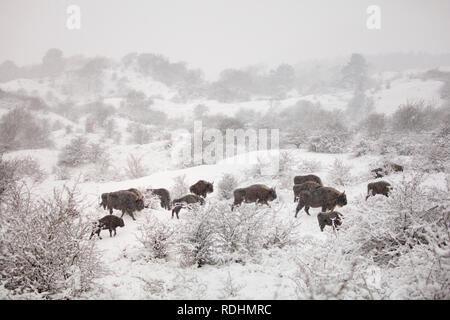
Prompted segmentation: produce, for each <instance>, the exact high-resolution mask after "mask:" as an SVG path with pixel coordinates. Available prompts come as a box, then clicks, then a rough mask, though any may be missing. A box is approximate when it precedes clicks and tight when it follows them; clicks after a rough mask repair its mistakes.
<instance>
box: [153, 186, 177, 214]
mask: <svg viewBox="0 0 450 320" xmlns="http://www.w3.org/2000/svg"><path fill="white" fill-rule="evenodd" d="M147 191H148V192H151V193H152V194H154V195H156V196H158V197H159V200H160V204H161V208H164V209H166V210H170V209H171V208H172V205H171V201H170V192H169V190H167V189H164V188H160V189H147Z"/></svg>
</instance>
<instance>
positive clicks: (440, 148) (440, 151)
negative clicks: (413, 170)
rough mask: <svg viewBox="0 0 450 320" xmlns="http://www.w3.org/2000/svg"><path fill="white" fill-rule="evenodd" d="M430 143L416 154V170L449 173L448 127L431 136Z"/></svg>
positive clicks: (449, 146)
mask: <svg viewBox="0 0 450 320" xmlns="http://www.w3.org/2000/svg"><path fill="white" fill-rule="evenodd" d="M430 140H431V141H429V143H427V144H426V145H424V147H423V151H422V152H420V153H418V154H416V156H415V159H414V160H415V161H414V162H415V163H416V164H417V169H419V170H423V171H428V172H429V171H438V172H443V171H447V172H449V171H450V143H449V141H450V127H449V126H448V125H447V126H445V127H443V128H441V129H440V130H439V131H438V132H436V133H433V134H432V135H431V139H430Z"/></svg>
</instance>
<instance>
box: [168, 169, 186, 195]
mask: <svg viewBox="0 0 450 320" xmlns="http://www.w3.org/2000/svg"><path fill="white" fill-rule="evenodd" d="M188 192H189V185H188V183H187V182H186V175H181V176H178V177H175V178H174V184H173V186H172V188H171V190H170V194H171V197H172V200H173V199H178V198H181V197H182V196H184V195H186V194H187V193H188Z"/></svg>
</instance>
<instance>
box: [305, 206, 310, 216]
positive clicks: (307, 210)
mask: <svg viewBox="0 0 450 320" xmlns="http://www.w3.org/2000/svg"><path fill="white" fill-rule="evenodd" d="M305 212H306V214H307V215H308V216H310V214H309V206H305Z"/></svg>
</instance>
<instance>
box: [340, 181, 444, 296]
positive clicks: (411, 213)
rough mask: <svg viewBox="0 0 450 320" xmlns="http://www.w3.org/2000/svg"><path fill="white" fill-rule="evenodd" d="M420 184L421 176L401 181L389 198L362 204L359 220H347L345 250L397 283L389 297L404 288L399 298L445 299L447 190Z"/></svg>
mask: <svg viewBox="0 0 450 320" xmlns="http://www.w3.org/2000/svg"><path fill="white" fill-rule="evenodd" d="M423 181H424V177H423V176H422V175H412V176H404V177H403V179H402V181H400V182H399V183H397V184H395V185H394V187H393V190H392V192H391V193H390V196H389V198H386V197H383V196H375V197H371V198H369V199H368V200H367V202H366V201H364V200H361V201H360V202H359V203H358V204H357V209H358V214H354V215H346V217H345V218H346V220H345V223H344V224H343V230H345V231H344V232H345V234H347V236H345V240H344V241H345V244H344V247H345V248H346V251H347V252H348V253H352V254H353V255H357V256H362V257H363V258H365V259H370V260H371V261H373V262H374V263H375V264H376V265H377V266H378V267H382V268H384V269H385V273H386V275H387V277H388V278H390V279H391V280H393V279H394V278H397V280H395V282H392V283H391V284H390V285H391V287H390V288H389V290H391V291H392V294H395V291H396V290H397V288H396V285H398V283H402V286H404V287H405V288H404V290H403V291H404V292H402V293H403V296H402V298H405V297H415V298H425V299H428V298H431V297H439V298H440V299H444V298H446V299H448V298H449V290H448V289H449V271H450V260H449V259H450V255H449V253H448V246H447V244H448V243H449V241H450V239H449V234H448V228H449V225H448V221H449V208H450V199H449V198H448V194H449V191H450V188H449V187H450V185H447V186H446V187H444V188H436V187H434V188H430V187H427V186H426V185H424V183H423ZM350 235H351V236H350ZM341 240H342V238H341ZM425 270H426V272H425ZM394 298H395V297H394Z"/></svg>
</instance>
